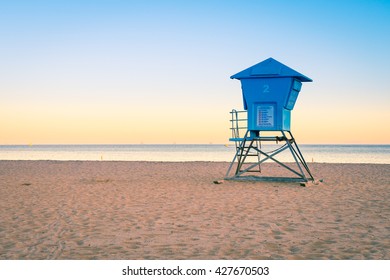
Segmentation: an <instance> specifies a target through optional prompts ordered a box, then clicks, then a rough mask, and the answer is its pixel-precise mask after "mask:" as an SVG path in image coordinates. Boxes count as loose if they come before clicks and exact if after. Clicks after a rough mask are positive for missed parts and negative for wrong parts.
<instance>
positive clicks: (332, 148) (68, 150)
mask: <svg viewBox="0 0 390 280" xmlns="http://www.w3.org/2000/svg"><path fill="white" fill-rule="evenodd" d="M299 147H300V149H301V152H302V154H303V155H304V157H305V159H306V161H307V162H329V163H385V164H390V145H300V146H299ZM275 148H276V146H274V145H269V146H267V147H266V149H265V150H269V151H271V150H273V149H275ZM234 153H235V147H234V146H233V145H232V146H225V145H223V144H220V145H217V144H212V145H32V146H12V145H3V146H1V145H0V160H92V161H95V160H98V161H100V160H103V161H226V162H230V161H231V160H232V158H233V156H234ZM278 159H279V160H281V161H285V162H291V161H292V157H291V155H290V153H288V152H287V151H284V152H283V153H281V154H280V155H279V156H278Z"/></svg>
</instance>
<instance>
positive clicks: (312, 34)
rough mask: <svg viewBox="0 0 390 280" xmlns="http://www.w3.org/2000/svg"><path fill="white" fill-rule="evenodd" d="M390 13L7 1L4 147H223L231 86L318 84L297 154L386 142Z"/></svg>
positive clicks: (307, 103) (306, 4) (298, 120)
mask: <svg viewBox="0 0 390 280" xmlns="http://www.w3.org/2000/svg"><path fill="white" fill-rule="evenodd" d="M389 34H390V1H385V0H382V1H379V0H378V1H377V0H367V1H359V0H355V1H347V0H344V1H329V0H326V1H325V0H324V1H309V0H308V1H299V0H297V1H288V0H284V1H283V0H280V1H278V0H274V1H270V0H257V1H255V0H252V1H245V0H244V1H228V0H225V1H212V0H208V1H148V0H144V1H141V0H139V1H132V0H128V1H124V0H122V1H120V0H101V1H99V0H95V1H83V0H67V1H65V0H64V1H40V0H35V1H19V0H8V1H7V0H0V144H87V143H90V144H116V143H123V144H126V143H129V144H131V143H145V144H148V143H227V142H228V138H229V136H230V132H229V111H230V110H231V109H233V108H236V109H242V100H241V88H240V82H239V81H237V80H231V79H230V78H229V77H230V76H231V75H233V74H235V73H237V72H239V71H241V70H243V69H245V68H247V67H249V66H252V65H254V64H256V63H258V62H260V61H262V60H264V59H267V58H269V57H273V58H275V59H277V60H278V61H280V62H282V63H284V64H286V65H288V66H290V67H291V68H293V69H295V70H297V71H298V72H301V73H302V74H304V75H306V76H308V77H310V78H312V79H313V80H314V81H313V83H304V84H303V88H302V91H301V93H300V96H299V98H298V101H297V103H296V105H295V108H294V110H293V112H292V132H293V133H294V135H295V137H296V138H297V141H298V143H314V144H316V143H355V144H359V143H360V144H363V143H368V144H390V129H389V128H390V90H389V89H390V84H388V82H389V80H390V35H389Z"/></svg>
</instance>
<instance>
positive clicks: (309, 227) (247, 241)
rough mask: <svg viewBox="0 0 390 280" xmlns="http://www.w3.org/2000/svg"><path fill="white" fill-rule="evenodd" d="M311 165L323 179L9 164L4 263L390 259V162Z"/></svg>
mask: <svg viewBox="0 0 390 280" xmlns="http://www.w3.org/2000/svg"><path fill="white" fill-rule="evenodd" d="M309 166H310V168H311V169H312V172H313V174H314V176H315V177H316V178H322V179H324V182H323V183H321V184H319V185H315V186H311V187H301V186H300V185H299V184H298V183H280V182H235V181H224V182H223V183H222V184H214V183H213V181H214V180H216V179H220V178H222V177H223V176H224V174H225V172H226V170H227V167H228V163H213V162H184V163H169V162H164V163H161V162H87V161H84V162H83V161H70V162H66V161H0V197H1V199H0V209H1V212H0V259H3V260H4V259H28V260H30V259H390V203H389V201H390V165H386V164H377V165H375V164H323V163H322V164H321V163H311V164H309ZM264 168H265V169H267V170H268V171H269V172H270V173H271V174H272V172H273V171H277V170H278V168H279V167H278V166H277V165H276V164H265V165H264Z"/></svg>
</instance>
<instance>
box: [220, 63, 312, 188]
mask: <svg viewBox="0 0 390 280" xmlns="http://www.w3.org/2000/svg"><path fill="white" fill-rule="evenodd" d="M230 78H231V79H237V80H240V81H241V88H242V95H243V102H244V110H243V111H237V110H232V112H230V113H231V120H230V122H231V132H232V137H231V138H230V139H229V141H233V142H234V143H235V147H236V154H235V155H234V158H233V160H232V162H231V164H230V166H229V169H228V171H227V173H226V177H225V179H233V180H256V181H264V180H270V181H289V182H295V181H297V182H308V181H313V180H314V178H313V176H312V174H311V172H310V169H309V167H308V165H307V164H306V161H305V159H304V157H303V155H302V153H301V151H300V150H299V147H298V145H297V143H296V141H295V139H294V137H293V135H292V133H291V111H292V110H293V108H294V105H295V102H296V100H297V98H298V95H299V92H300V91H301V87H302V82H312V80H311V79H310V78H308V77H306V76H304V75H302V74H300V73H298V72H297V71H295V70H293V69H291V68H289V67H288V66H286V65H284V64H282V63H280V62H278V61H276V60H275V59H273V58H268V59H266V60H264V61H262V62H260V63H258V64H256V65H254V66H252V67H249V68H247V69H245V70H243V71H241V72H239V73H237V74H235V75H233V76H231V77H230ZM272 142H274V143H275V145H276V148H275V147H273V149H272V151H268V149H269V147H270V145H267V144H269V143H272ZM264 144H265V145H264ZM267 146H269V147H268V148H267ZM283 151H286V152H288V151H289V152H290V153H291V155H290V157H292V160H291V161H292V163H286V162H282V161H280V160H279V159H278V157H279V156H280V155H281V153H282V152H283ZM265 161H273V162H276V163H277V164H278V165H279V166H280V167H284V168H282V169H283V171H284V172H282V173H283V175H281V176H276V177H275V176H264V175H263V174H262V173H263V172H262V168H261V164H262V163H263V162H265ZM286 170H287V172H286ZM249 172H257V173H258V174H259V175H249ZM286 173H287V174H288V175H287V176H286ZM252 174H253V173H252ZM291 174H293V175H294V176H293V177H291Z"/></svg>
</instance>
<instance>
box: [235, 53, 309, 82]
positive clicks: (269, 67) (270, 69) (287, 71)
mask: <svg viewBox="0 0 390 280" xmlns="http://www.w3.org/2000/svg"><path fill="white" fill-rule="evenodd" d="M277 77H294V78H296V79H298V80H300V81H301V82H312V81H313V80H312V79H310V78H309V77H306V76H305V75H302V74H301V73H299V72H297V71H295V70H294V69H291V68H290V67H288V66H286V65H284V64H283V63H280V62H279V61H277V60H275V59H273V58H272V57H270V58H268V59H266V60H264V61H262V62H260V63H258V64H255V65H253V66H251V67H249V68H247V69H245V70H242V71H241V72H238V73H237V74H235V75H233V76H231V77H230V78H231V79H238V80H240V79H251V78H252V79H253V78H277Z"/></svg>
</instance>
